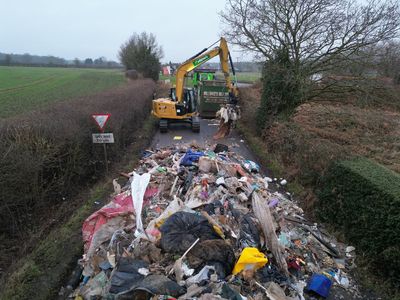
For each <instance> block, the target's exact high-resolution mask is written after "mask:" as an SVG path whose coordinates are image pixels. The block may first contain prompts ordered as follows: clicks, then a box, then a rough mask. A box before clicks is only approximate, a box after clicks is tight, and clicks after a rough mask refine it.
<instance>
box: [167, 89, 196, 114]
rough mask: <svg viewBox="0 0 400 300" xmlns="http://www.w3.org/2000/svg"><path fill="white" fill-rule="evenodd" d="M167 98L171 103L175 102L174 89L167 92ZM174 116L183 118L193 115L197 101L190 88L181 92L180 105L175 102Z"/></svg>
mask: <svg viewBox="0 0 400 300" xmlns="http://www.w3.org/2000/svg"><path fill="white" fill-rule="evenodd" d="M169 97H170V98H171V99H172V101H176V102H177V98H176V89H175V88H171V89H170V92H169ZM175 108H176V114H177V115H178V116H185V115H187V114H191V113H195V112H196V110H197V99H196V96H195V92H194V90H193V89H192V88H185V89H184V92H183V101H182V102H181V103H179V102H177V103H176V104H175Z"/></svg>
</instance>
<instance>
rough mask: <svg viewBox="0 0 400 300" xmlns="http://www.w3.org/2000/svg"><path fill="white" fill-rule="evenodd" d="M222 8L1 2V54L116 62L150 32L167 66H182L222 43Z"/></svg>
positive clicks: (214, 0) (144, 0) (159, 0)
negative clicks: (122, 50)
mask: <svg viewBox="0 0 400 300" xmlns="http://www.w3.org/2000/svg"><path fill="white" fill-rule="evenodd" d="M224 6H225V1H224V0H201V1H193V0H0V8H1V9H0V52H3V53H15V54H22V53H31V54H36V55H54V56H58V57H62V58H66V59H73V58H75V57H78V58H80V59H85V58H87V57H91V58H97V57H100V56H105V57H106V58H107V59H111V60H117V53H118V49H119V47H120V45H121V44H122V43H123V42H124V41H126V40H127V39H128V38H129V36H130V35H131V34H132V33H133V32H138V33H140V32H142V31H147V32H152V33H154V34H155V35H156V37H157V40H158V42H159V44H160V45H162V47H163V49H164V54H165V55H164V59H163V61H169V60H171V61H177V62H179V61H183V60H184V59H186V58H188V57H190V56H192V55H193V54H195V53H197V52H198V51H199V50H202V49H203V48H205V47H207V46H208V45H210V44H212V43H213V42H215V41H216V40H217V39H218V38H219V36H220V33H221V30H222V25H221V23H220V19H219V16H218V12H219V11H221V10H223V8H224ZM231 52H233V53H232V54H233V57H234V59H235V60H236V59H237V58H238V57H239V59H240V60H241V58H242V54H241V53H240V52H238V51H231Z"/></svg>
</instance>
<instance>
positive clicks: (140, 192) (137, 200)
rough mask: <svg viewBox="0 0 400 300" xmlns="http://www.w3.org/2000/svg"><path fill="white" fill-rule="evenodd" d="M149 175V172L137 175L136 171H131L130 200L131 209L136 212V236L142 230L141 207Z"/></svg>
mask: <svg viewBox="0 0 400 300" xmlns="http://www.w3.org/2000/svg"><path fill="white" fill-rule="evenodd" d="M150 177H151V175H150V174H149V173H144V174H143V175H139V174H137V173H135V172H134V173H133V180H132V183H131V193H132V201H133V209H134V210H135V214H136V231H135V236H136V237H138V236H139V235H140V234H141V233H142V232H144V230H143V223H142V208H143V197H144V193H145V192H146V188H147V186H148V185H149V182H150Z"/></svg>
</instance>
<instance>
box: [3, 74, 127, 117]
mask: <svg viewBox="0 0 400 300" xmlns="http://www.w3.org/2000/svg"><path fill="white" fill-rule="evenodd" d="M123 82H124V76H123V72H122V71H121V70H108V69H107V70H105V69H75V68H71V69H69V68H68V69H67V68H37V67H0V118H7V117H11V116H15V115H18V114H20V113H23V112H27V111H30V110H34V109H38V108H42V107H45V106H46V105H47V104H48V103H52V102H55V101H62V100H66V99H70V98H74V97H79V96H86V95H90V94H93V93H97V92H101V91H104V90H106V89H109V88H112V87H115V86H117V85H119V84H122V83H123Z"/></svg>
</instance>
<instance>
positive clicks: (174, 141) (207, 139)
mask: <svg viewBox="0 0 400 300" xmlns="http://www.w3.org/2000/svg"><path fill="white" fill-rule="evenodd" d="M218 124H219V121H218V120H215V119H201V121H200V133H194V132H192V130H191V128H190V125H189V124H182V123H175V124H170V125H169V128H168V132H167V133H160V132H159V131H158V132H157V133H156V135H155V136H154V138H153V142H152V144H151V147H152V148H163V147H170V146H172V145H179V144H188V143H192V142H194V143H196V144H198V145H199V146H201V147H203V148H209V149H214V147H215V145H216V144H218V143H219V144H225V145H227V146H228V147H229V150H230V151H234V152H236V153H237V154H239V155H241V156H243V157H244V158H246V159H249V160H253V161H257V160H256V158H255V156H254V155H253V153H252V152H251V151H250V149H249V148H248V147H247V145H246V143H245V141H244V139H243V138H242V137H241V136H240V135H239V134H238V133H237V132H236V131H235V130H233V131H232V132H231V133H230V135H229V136H228V137H225V138H223V139H219V140H214V139H213V135H214V134H215V133H216V132H217V130H218Z"/></svg>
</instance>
